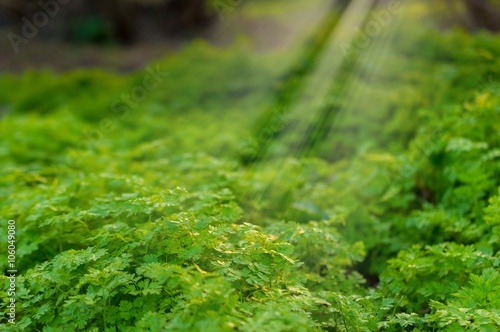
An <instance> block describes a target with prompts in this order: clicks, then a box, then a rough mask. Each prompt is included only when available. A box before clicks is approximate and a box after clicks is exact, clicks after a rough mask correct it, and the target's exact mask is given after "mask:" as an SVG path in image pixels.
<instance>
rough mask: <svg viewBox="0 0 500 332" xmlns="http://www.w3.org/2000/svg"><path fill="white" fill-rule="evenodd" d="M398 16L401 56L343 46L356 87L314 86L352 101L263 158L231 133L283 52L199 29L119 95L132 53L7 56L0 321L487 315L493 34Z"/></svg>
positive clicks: (335, 321)
mask: <svg viewBox="0 0 500 332" xmlns="http://www.w3.org/2000/svg"><path fill="white" fill-rule="evenodd" d="M410 30H411V29H410ZM412 31H413V30H412ZM410 37H411V38H410ZM394 38H395V40H396V44H397V45H398V47H397V49H395V50H394V52H393V53H391V55H390V56H389V57H388V58H387V59H386V60H384V61H388V62H393V63H396V64H407V66H406V67H405V70H400V69H399V67H397V66H394V68H395V69H390V68H389V69H388V70H387V71H385V72H384V73H380V72H372V71H371V69H370V68H368V67H365V65H360V66H359V67H356V68H353V67H352V66H351V67H349V68H342V70H341V75H342V77H345V78H346V79H348V80H347V81H342V82H341V83H342V84H344V83H345V84H346V85H349V84H354V85H356V86H363V87H364V90H363V89H361V90H362V91H364V95H363V98H360V99H363V100H366V101H367V102H363V103H361V104H358V105H353V104H349V103H348V102H347V100H348V95H349V94H348V93H347V92H349V91H348V90H347V88H346V89H345V90H343V88H342V87H340V86H336V84H338V83H335V84H334V86H333V87H332V89H331V94H332V95H331V96H330V97H331V98H330V99H329V100H328V101H327V103H328V105H327V106H328V107H333V108H335V107H340V106H342V107H345V109H349V110H350V111H351V112H347V113H346V114H345V116H344V117H342V118H339V123H338V124H337V125H338V126H337V127H335V128H337V129H338V131H336V129H335V128H333V124H331V123H326V124H325V127H323V128H322V129H321V130H322V134H321V135H319V134H318V135H319V136H318V137H321V138H322V139H321V140H318V141H315V142H314V144H311V146H312V148H311V150H310V153H309V154H307V156H306V155H300V156H289V157H287V158H282V159H274V158H269V159H268V160H262V161H261V163H259V164H257V165H248V164H245V163H244V164H241V163H240V161H241V151H240V148H241V147H242V146H245V142H248V137H249V135H251V134H252V133H251V131H250V130H249V126H248V125H247V124H248V123H250V122H252V121H254V120H256V113H257V112H256V110H263V112H268V111H269V108H268V107H267V105H265V103H264V101H263V100H264V99H265V98H264V97H266V94H267V93H269V91H270V90H273V89H274V88H275V87H278V86H280V85H282V84H283V82H280V79H279V77H280V75H281V74H283V73H281V72H280V71H279V70H278V69H280V68H281V67H280V66H279V65H278V62H280V60H281V58H280V56H273V55H269V56H262V55H256V54H254V53H253V51H251V50H250V49H249V48H247V47H246V46H245V45H243V44H242V45H238V46H235V47H231V48H217V47H212V46H209V45H207V44H205V43H202V42H196V43H193V45H191V46H190V47H188V48H186V49H185V50H183V51H182V52H181V53H180V54H177V55H173V56H170V57H168V58H166V59H163V60H159V61H158V63H157V64H158V66H159V67H160V68H161V69H162V71H164V72H165V73H168V75H165V76H163V77H162V78H163V82H162V84H160V85H158V87H157V88H156V89H152V90H151V91H148V94H147V96H146V97H145V98H144V100H143V101H141V102H137V105H136V106H134V107H129V108H128V111H127V112H126V113H115V112H113V111H112V108H111V107H112V104H113V102H114V101H115V100H116V99H117V98H118V99H119V98H120V95H121V94H122V93H130V91H131V90H132V89H133V88H134V87H137V86H140V85H141V84H142V80H143V78H144V76H145V75H147V73H148V71H147V69H146V70H144V71H140V72H136V73H131V74H128V75H117V74H109V73H105V72H102V71H97V70H92V71H76V72H69V73H64V74H54V73H50V72H35V71H32V72H26V73H24V74H23V75H20V76H12V75H11V76H9V75H2V76H1V77H0V100H1V103H2V110H3V109H5V110H6V111H5V114H3V115H2V116H3V117H2V118H1V121H0V131H1V132H2V134H3V133H5V135H3V136H2V140H1V141H0V156H1V158H2V168H0V215H1V216H3V217H2V218H4V219H5V221H6V220H8V219H14V220H16V249H17V250H16V268H17V269H18V271H19V274H18V278H17V289H16V300H17V307H16V313H17V316H16V325H12V324H8V323H5V322H4V321H2V322H1V323H0V324H1V325H0V328H1V329H2V330H5V331H22V330H26V331H66V330H71V331H73V330H74V331H244V332H247V331H248V332H250V331H252V332H253V331H255V332H257V331H259V332H260V331H270V332H271V331H273V332H275V331H436V330H437V331H465V330H471V331H497V330H499V329H500V316H499V315H500V313H499V306H500V303H499V299H500V297H499V296H498V294H499V292H500V289H499V287H500V276H499V272H498V271H499V270H498V269H499V266H500V254H499V249H500V248H499V243H500V194H499V188H500V167H499V165H500V164H499V158H500V138H499V136H498V133H499V132H500V111H499V110H500V108H499V107H500V106H499V105H500V94H499V91H498V83H495V82H496V79H497V78H498V77H500V75H499V74H500V73H499V68H500V66H499V60H498V59H499V58H498V54H500V53H499V52H500V50H499V49H498V45H500V43H499V37H498V36H494V35H490V34H485V33H481V34H478V35H476V36H471V35H467V34H465V33H464V32H462V31H450V32H447V33H432V32H430V31H427V30H421V29H415V32H409V31H406V30H404V31H402V32H400V33H398V34H397V35H396V36H395V37H394ZM278 55H280V54H278ZM451 60H452V62H450V61H451ZM157 64H152V65H151V66H152V67H155V66H156V65H157ZM478 64H479V65H478ZM306 65H307V66H309V65H311V64H306ZM430 73H435V75H434V74H432V75H431V74H430ZM370 75H373V76H370ZM285 76H286V75H285ZM292 76H293V75H292ZM373 79H377V80H379V81H380V82H388V83H387V84H383V86H374V85H373V81H371V80H373ZM214 82H217V84H215V83H214ZM291 85H292V86H293V85H294V84H291ZM286 86H287V85H286V84H285V88H284V90H285V91H284V92H283V91H282V90H280V91H282V92H283V93H284V94H285V95H286V93H287V89H286ZM278 90H279V89H278ZM288 92H289V91H288ZM285 101H286V102H289V100H288V99H286V98H285ZM372 101H378V102H377V103H376V105H378V106H377V107H374V106H373V105H371V104H372ZM277 104H278V105H277V106H283V105H280V102H279V101H278V102H277ZM373 104H375V102H373ZM325 107H326V106H325ZM362 111H363V112H364V113H363V114H364V115H363V116H361V112H362ZM365 111H366V112H365ZM409 116H411V119H412V120H411V121H409V120H408V117H409ZM266 118H267V119H269V118H271V119H272V116H268V114H267V113H265V114H263V117H262V119H266ZM103 120H107V121H108V123H107V125H103V122H102V121H103ZM382 120H383V121H382ZM380 121H382V122H383V125H384V128H387V130H383V131H382V132H380V128H381V127H380V126H378V125H376V124H377V123H381V122H380ZM110 124H111V126H110ZM259 125H261V124H260V123H259ZM263 125H264V126H265V125H266V121H264V124H263ZM333 129H335V130H333ZM323 131H324V132H323ZM323 135H324V136H323ZM301 139H302V138H301V137H292V139H291V141H290V142H288V143H290V145H291V146H293V145H294V144H298V143H300V142H301V141H300V140H301ZM250 140H252V138H251V139H250ZM332 147H335V149H333V148H332ZM4 219H2V223H0V233H2V234H7V224H6V223H5V222H4ZM6 248H7V237H6V236H0V253H1V254H2V257H3V254H4V253H5V250H6ZM0 267H1V268H2V269H4V270H6V269H7V262H6V261H4V260H2V261H0ZM0 279H1V280H2V282H3V284H5V287H3V288H2V289H1V290H0V297H1V299H2V301H3V302H2V303H3V304H6V303H7V302H6V301H8V298H9V297H8V295H7V291H6V290H7V289H8V284H9V281H8V279H7V277H6V276H1V277H0ZM6 314H7V310H6V309H5V310H2V312H1V313H0V316H2V319H4V320H5V318H6V317H7V316H6Z"/></svg>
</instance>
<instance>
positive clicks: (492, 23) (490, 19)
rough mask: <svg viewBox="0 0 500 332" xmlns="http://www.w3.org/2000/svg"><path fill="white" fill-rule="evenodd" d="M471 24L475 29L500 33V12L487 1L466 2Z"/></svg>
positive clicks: (466, 0) (467, 0)
mask: <svg viewBox="0 0 500 332" xmlns="http://www.w3.org/2000/svg"><path fill="white" fill-rule="evenodd" d="M465 8H466V10H467V15H468V18H469V24H470V26H471V28H473V29H487V30H490V31H495V32H498V31H500V11H499V9H498V8H496V7H495V6H494V5H492V4H491V3H490V2H489V1H487V0H465Z"/></svg>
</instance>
